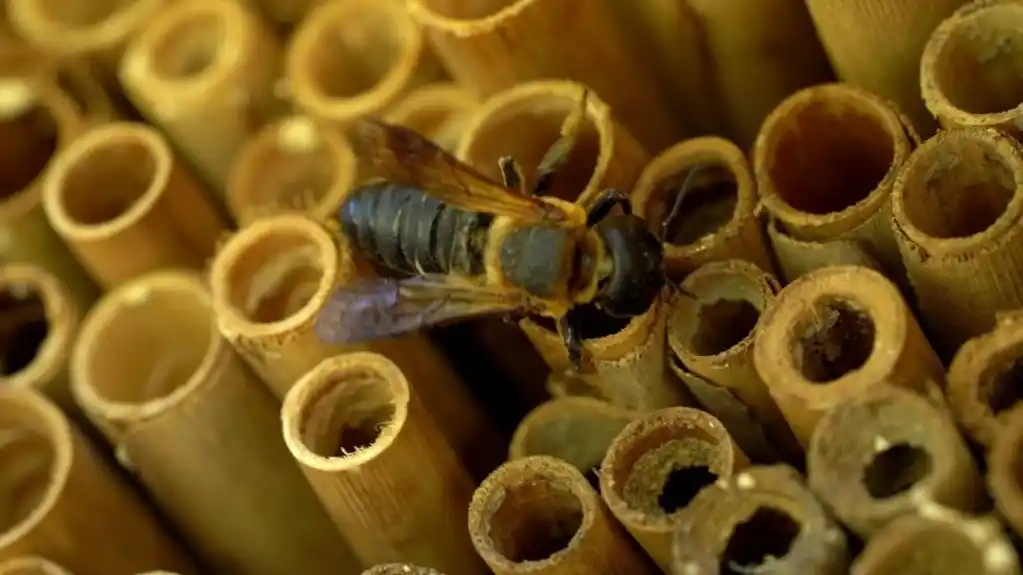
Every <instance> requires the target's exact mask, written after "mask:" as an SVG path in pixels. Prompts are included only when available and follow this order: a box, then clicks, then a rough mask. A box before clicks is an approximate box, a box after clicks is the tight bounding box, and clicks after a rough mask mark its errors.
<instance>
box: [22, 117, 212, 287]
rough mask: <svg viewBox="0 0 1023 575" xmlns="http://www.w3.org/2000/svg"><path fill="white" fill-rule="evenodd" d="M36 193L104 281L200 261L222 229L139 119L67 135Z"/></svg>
mask: <svg viewBox="0 0 1023 575" xmlns="http://www.w3.org/2000/svg"><path fill="white" fill-rule="evenodd" d="M42 194H43V207H44V209H45V210H46V216H47V218H48V219H49V221H50V224H51V225H52V226H53V228H54V229H55V230H56V231H57V233H58V234H60V235H61V236H62V237H63V238H64V240H65V241H66V242H67V243H68V245H69V246H70V247H71V250H72V251H73V252H74V253H75V255H76V256H78V259H79V260H81V261H82V263H83V264H85V267H86V268H87V269H88V270H89V271H90V272H91V273H92V275H93V276H94V277H95V278H96V279H97V280H98V281H99V282H100V283H101V284H103V285H105V286H107V287H109V286H114V285H117V284H119V283H121V282H124V281H127V280H128V279H131V278H133V277H136V276H138V275H140V274H142V273H145V272H147V271H151V270H153V269H157V268H162V267H183V268H193V269H200V268H202V267H203V266H204V265H205V264H206V260H207V259H208V258H209V257H210V255H212V253H213V251H214V248H215V246H216V243H217V240H218V238H219V235H220V234H221V232H222V231H223V229H224V222H223V220H222V219H221V217H220V215H219V212H218V211H217V210H216V208H215V207H214V205H213V204H212V203H211V202H210V200H209V199H208V198H207V197H206V196H205V195H204V193H203V190H202V189H201V188H200V186H199V185H198V183H197V182H196V180H195V179H194V178H193V177H192V176H191V174H189V173H188V172H187V171H186V169H185V168H184V167H183V166H182V165H181V164H180V163H179V162H177V161H176V160H175V158H174V154H173V152H172V150H171V147H170V144H169V143H168V142H167V140H166V139H165V138H164V137H163V136H162V135H161V134H160V133H159V132H157V131H156V130H155V129H154V128H152V127H149V126H146V125H145V124H140V123H130V122H119V123H114V124H107V125H105V126H100V127H97V128H95V129H93V130H91V131H90V132H88V133H87V134H85V135H83V136H82V137H80V138H78V139H77V140H75V141H74V142H72V143H71V145H70V146H68V147H67V148H66V149H64V150H63V151H61V152H60V154H59V155H58V157H57V158H56V159H55V160H54V162H53V165H52V166H51V167H50V169H49V171H48V173H47V175H46V179H45V181H44V182H43V192H42Z"/></svg>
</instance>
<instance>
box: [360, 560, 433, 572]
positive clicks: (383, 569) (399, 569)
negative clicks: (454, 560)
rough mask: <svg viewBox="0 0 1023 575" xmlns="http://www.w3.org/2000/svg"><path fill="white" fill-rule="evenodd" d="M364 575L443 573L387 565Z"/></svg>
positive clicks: (419, 568)
mask: <svg viewBox="0 0 1023 575" xmlns="http://www.w3.org/2000/svg"><path fill="white" fill-rule="evenodd" d="M362 575H443V573H441V572H440V571H437V570H434V569H431V568H429V567H419V566H418V565H409V564H408V563H386V564H384V565H377V566H376V567H372V568H370V569H367V570H365V571H363V572H362Z"/></svg>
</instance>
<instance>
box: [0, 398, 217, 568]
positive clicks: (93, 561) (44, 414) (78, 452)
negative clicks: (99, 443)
mask: <svg viewBox="0 0 1023 575" xmlns="http://www.w3.org/2000/svg"><path fill="white" fill-rule="evenodd" d="M0 470H3V475H4V481H3V482H2V485H3V498H4V501H6V502H7V503H8V504H7V505H5V507H4V509H3V511H4V512H3V514H2V515H0V561H3V560H7V559H10V558H13V557H18V556H21V555H24V554H38V555H41V556H44V557H46V558H48V559H50V560H51V561H54V562H56V563H58V564H60V565H62V566H64V567H65V568H66V569H68V570H70V571H72V572H73V573H75V575H109V574H111V573H135V572H137V571H146V570H149V569H154V568H159V567H168V568H172V569H175V570H178V571H180V572H182V573H186V574H193V573H197V571H196V569H195V568H194V567H193V566H192V564H191V561H190V559H189V558H188V557H187V555H186V554H185V552H184V551H183V550H182V549H181V548H180V547H179V546H178V545H177V544H176V543H175V542H174V541H173V540H172V539H171V538H170V537H169V536H168V534H166V533H165V532H163V531H162V529H161V527H160V526H159V524H158V522H157V520H156V519H155V518H154V517H153V516H152V515H151V514H150V512H149V510H148V509H147V508H146V507H145V505H144V503H143V502H142V500H141V499H140V498H139V497H137V496H136V495H135V493H134V492H133V491H132V490H131V488H130V487H129V486H128V484H127V483H125V482H123V481H122V480H121V476H120V475H118V474H117V472H115V471H114V470H113V469H111V468H110V467H108V466H107V463H106V460H105V459H103V457H102V456H100V454H99V452H98V451H97V450H96V448H95V447H93V446H92V445H91V444H89V443H88V442H87V441H86V439H85V438H84V437H83V436H82V435H81V433H80V432H79V431H78V430H77V429H76V428H75V427H74V426H73V425H72V424H71V423H70V422H69V421H68V420H67V418H66V417H65V416H64V414H63V413H61V411H60V410H59V409H58V408H57V406H56V405H54V404H52V403H50V402H49V401H48V400H46V399H45V398H44V397H43V396H41V395H39V394H37V393H36V392H34V391H31V390H25V389H10V388H7V389H2V390H0Z"/></svg>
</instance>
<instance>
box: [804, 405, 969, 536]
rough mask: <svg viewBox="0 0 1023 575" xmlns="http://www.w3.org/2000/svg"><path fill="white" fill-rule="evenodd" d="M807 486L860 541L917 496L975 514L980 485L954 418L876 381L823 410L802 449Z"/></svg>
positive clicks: (909, 507)
mask: <svg viewBox="0 0 1023 575" xmlns="http://www.w3.org/2000/svg"><path fill="white" fill-rule="evenodd" d="M806 465H807V470H808V476H809V484H810V487H811V488H812V489H813V490H814V491H815V492H816V493H817V495H818V496H819V497H820V498H821V499H822V500H823V501H824V502H825V503H827V504H828V506H829V507H830V509H831V510H832V512H833V513H834V514H835V515H836V516H837V517H838V518H839V519H840V520H841V521H842V522H843V523H844V524H846V525H847V526H849V527H850V528H851V529H852V530H853V531H855V532H856V533H857V534H858V535H860V536H861V537H862V538H864V539H869V538H870V537H871V536H873V535H874V534H876V533H877V532H879V531H881V529H882V528H883V527H884V526H885V525H887V524H888V523H890V522H891V521H893V520H894V519H896V518H898V517H900V516H903V515H907V514H911V513H915V512H916V508H917V502H918V499H919V497H921V496H926V497H927V498H928V499H930V500H932V501H934V502H936V503H940V504H942V505H947V506H950V507H954V508H957V509H962V510H964V511H970V512H972V511H982V510H983V506H984V504H985V497H984V494H983V491H984V485H983V482H982V480H981V476H980V474H978V473H977V467H976V465H975V464H974V462H973V459H972V457H971V455H970V452H969V450H968V449H967V447H966V443H965V442H964V441H963V439H962V437H961V436H960V435H959V431H958V430H957V429H956V426H955V423H954V422H953V421H952V418H951V417H950V416H949V414H948V413H947V412H946V411H944V410H943V409H942V408H941V407H936V406H935V405H934V404H933V403H932V402H931V401H929V400H928V399H927V398H926V397H923V396H920V395H917V394H916V393H914V392H912V391H909V390H907V389H903V388H898V387H893V386H883V387H882V386H878V387H876V388H874V389H869V390H867V391H866V392H865V393H862V394H860V395H857V396H854V397H850V398H848V399H847V400H845V401H844V402H842V403H840V404H838V405H837V406H835V407H834V408H833V409H832V410H831V411H829V412H828V413H827V414H825V415H824V417H823V418H822V419H821V421H820V423H819V424H818V425H817V429H816V430H815V431H814V433H813V438H812V439H811V440H810V447H809V449H807V464H806Z"/></svg>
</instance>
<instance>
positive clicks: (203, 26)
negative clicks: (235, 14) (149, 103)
mask: <svg viewBox="0 0 1023 575" xmlns="http://www.w3.org/2000/svg"><path fill="white" fill-rule="evenodd" d="M226 36H227V25H226V23H225V22H224V16H223V14H221V13H219V12H216V11H213V10H211V11H208V12H197V13H195V14H192V15H190V16H189V17H188V18H180V19H178V20H177V21H175V22H174V24H173V25H172V26H170V27H169V28H168V29H167V30H165V31H164V34H163V36H161V37H160V38H159V40H158V41H157V43H156V45H155V46H154V47H153V53H152V66H153V71H154V72H155V73H156V74H157V75H158V76H161V77H163V78H166V79H169V80H187V79H189V78H194V77H196V76H198V75H200V74H202V73H203V72H205V71H206V70H207V69H208V68H210V67H212V66H213V64H214V62H216V60H217V56H218V54H219V53H220V50H221V49H222V48H223V46H224V44H225V39H226Z"/></svg>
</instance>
